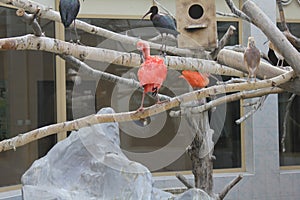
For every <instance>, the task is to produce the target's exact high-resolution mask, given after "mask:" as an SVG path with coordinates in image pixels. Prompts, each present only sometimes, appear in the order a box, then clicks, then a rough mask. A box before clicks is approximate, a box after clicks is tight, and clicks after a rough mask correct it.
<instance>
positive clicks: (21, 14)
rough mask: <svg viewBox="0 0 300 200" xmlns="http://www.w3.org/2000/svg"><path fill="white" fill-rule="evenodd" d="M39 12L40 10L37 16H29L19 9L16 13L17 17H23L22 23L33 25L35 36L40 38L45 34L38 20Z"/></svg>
mask: <svg viewBox="0 0 300 200" xmlns="http://www.w3.org/2000/svg"><path fill="white" fill-rule="evenodd" d="M38 12H39V10H38V11H37V12H36V13H35V14H27V13H26V12H25V10H24V9H18V10H17V11H16V15H17V16H18V17H21V19H22V21H24V22H25V23H27V24H29V25H31V27H32V29H33V32H34V35H35V36H37V37H40V36H43V32H42V29H41V26H40V24H39V23H38V22H37V20H36V17H37V13H38Z"/></svg>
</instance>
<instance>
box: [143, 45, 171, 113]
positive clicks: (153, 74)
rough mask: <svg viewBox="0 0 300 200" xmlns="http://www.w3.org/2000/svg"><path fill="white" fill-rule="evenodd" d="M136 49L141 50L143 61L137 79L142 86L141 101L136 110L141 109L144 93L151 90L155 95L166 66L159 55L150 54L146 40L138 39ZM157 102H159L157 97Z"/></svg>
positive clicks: (165, 71)
mask: <svg viewBox="0 0 300 200" xmlns="http://www.w3.org/2000/svg"><path fill="white" fill-rule="evenodd" d="M137 49H138V50H140V51H142V52H143V57H144V62H143V63H142V64H141V67H140V68H139V70H138V74H137V75H138V79H139V81H140V85H141V86H142V87H143V88H144V91H143V96H142V103H141V106H140V108H139V109H138V110H143V104H144V98H145V93H148V92H151V93H152V95H153V96H157V93H158V91H159V89H160V88H161V86H162V83H163V82H164V80H165V79H166V77H167V66H166V65H165V64H164V59H163V58H161V57H159V56H150V46H149V44H148V43H147V42H143V41H139V42H138V43H137ZM157 103H160V101H159V98H158V97H157Z"/></svg>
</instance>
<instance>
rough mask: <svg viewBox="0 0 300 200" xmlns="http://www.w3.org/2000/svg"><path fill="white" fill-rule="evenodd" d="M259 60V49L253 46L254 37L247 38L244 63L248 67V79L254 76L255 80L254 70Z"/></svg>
mask: <svg viewBox="0 0 300 200" xmlns="http://www.w3.org/2000/svg"><path fill="white" fill-rule="evenodd" d="M259 62H260V51H259V50H258V48H257V47H256V46H255V40H254V37H249V38H248V45H247V48H246V50H245V53H244V63H245V65H246V67H247V69H248V81H249V79H250V77H254V78H255V81H256V71H257V69H258V66H259Z"/></svg>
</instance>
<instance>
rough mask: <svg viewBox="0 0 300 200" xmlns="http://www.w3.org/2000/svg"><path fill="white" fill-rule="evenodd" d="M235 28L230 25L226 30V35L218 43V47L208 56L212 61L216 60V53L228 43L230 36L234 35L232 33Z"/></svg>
mask: <svg viewBox="0 0 300 200" xmlns="http://www.w3.org/2000/svg"><path fill="white" fill-rule="evenodd" d="M235 30H236V28H235V27H234V26H232V25H230V26H229V28H228V29H227V31H226V33H225V34H224V36H223V37H222V39H221V40H220V41H219V42H218V47H217V48H215V49H214V50H213V51H212V52H211V53H210V56H211V57H212V59H213V60H215V59H216V58H217V55H218V53H219V52H220V51H221V49H223V48H224V46H225V45H226V44H227V43H228V41H229V39H230V38H231V36H232V35H233V34H234V31H235Z"/></svg>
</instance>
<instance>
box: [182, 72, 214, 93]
mask: <svg viewBox="0 0 300 200" xmlns="http://www.w3.org/2000/svg"><path fill="white" fill-rule="evenodd" d="M208 76H209V75H208V74H201V73H199V72H197V71H187V70H184V71H182V76H180V77H182V78H184V79H185V80H186V81H187V82H189V84H190V85H191V86H192V87H193V88H194V89H198V88H204V87H205V86H207V85H208V84H209V79H208Z"/></svg>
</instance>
